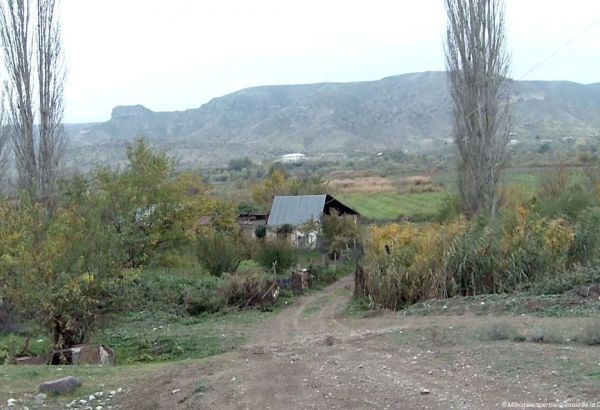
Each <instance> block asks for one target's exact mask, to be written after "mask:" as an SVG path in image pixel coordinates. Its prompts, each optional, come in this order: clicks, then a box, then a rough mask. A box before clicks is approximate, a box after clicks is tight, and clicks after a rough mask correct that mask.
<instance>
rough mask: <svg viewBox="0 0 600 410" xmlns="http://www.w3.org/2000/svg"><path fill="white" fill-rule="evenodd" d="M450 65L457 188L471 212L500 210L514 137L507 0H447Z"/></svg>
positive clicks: (447, 44)
mask: <svg viewBox="0 0 600 410" xmlns="http://www.w3.org/2000/svg"><path fill="white" fill-rule="evenodd" d="M445 2H446V12H447V15H448V29H447V38H446V50H445V51H446V68H447V71H448V79H449V81H448V82H449V88H450V94H451V97H452V101H453V120H454V123H453V133H454V138H455V141H456V145H457V146H458V150H459V154H460V158H459V166H458V186H459V190H460V195H461V199H462V203H463V209H464V211H465V212H466V213H467V214H470V215H472V214H475V213H478V212H491V213H492V215H493V214H494V213H495V210H496V209H495V208H496V200H497V197H496V191H497V185H498V181H499V179H500V173H501V170H502V166H503V163H504V161H505V159H506V152H507V150H506V146H507V143H508V138H509V119H510V115H509V101H510V95H509V87H508V84H509V80H508V73H509V66H510V58H509V56H508V54H507V51H506V38H505V34H504V25H505V20H504V2H503V0H445Z"/></svg>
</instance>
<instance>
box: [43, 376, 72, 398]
mask: <svg viewBox="0 0 600 410" xmlns="http://www.w3.org/2000/svg"><path fill="white" fill-rule="evenodd" d="M81 384H82V383H81V381H80V380H79V379H77V378H75V377H73V376H68V377H63V378H62V379H58V380H53V381H49V382H45V383H42V384H40V387H39V392H40V393H51V394H65V393H70V392H72V391H73V390H75V389H76V388H78V387H79V386H81Z"/></svg>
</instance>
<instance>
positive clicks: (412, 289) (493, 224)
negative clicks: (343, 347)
mask: <svg viewBox="0 0 600 410" xmlns="http://www.w3.org/2000/svg"><path fill="white" fill-rule="evenodd" d="M564 172H565V171H564V170H563V169H559V170H557V171H556V173H554V174H553V175H551V176H550V177H548V178H544V179H542V182H541V185H540V187H539V189H538V192H537V194H536V195H535V196H533V197H530V198H529V199H524V198H525V197H524V196H523V195H520V194H519V195H517V194H514V193H511V192H507V193H504V194H503V204H504V205H503V208H502V209H501V211H500V212H499V214H498V215H497V216H496V217H495V218H494V219H490V218H486V217H482V216H479V217H476V218H474V219H472V220H470V221H468V220H466V219H464V218H462V217H458V218H455V219H454V220H451V221H449V222H448V221H445V222H440V223H428V224H410V223H403V224H390V225H386V226H383V227H372V228H371V230H370V238H369V241H368V242H367V252H366V261H367V262H366V281H365V288H364V289H362V292H363V293H365V294H366V295H368V296H369V297H370V298H371V300H372V301H373V302H374V303H375V304H376V305H379V306H382V307H385V308H391V309H398V308H401V307H403V306H406V305H408V304H412V303H415V302H417V301H421V300H424V299H429V298H445V297H452V296H456V295H478V294H488V293H506V292H511V291H514V290H516V289H527V288H529V287H531V286H532V285H534V284H537V285H536V286H534V287H535V288H536V290H537V292H538V293H539V292H540V291H542V292H543V286H540V284H547V286H548V287H549V288H548V290H551V289H555V288H561V289H565V287H566V286H567V287H568V284H569V283H575V282H573V281H569V280H563V279H565V278H568V277H571V276H573V277H577V281H576V282H577V283H579V282H581V277H582V276H581V273H577V274H576V275H575V276H574V275H573V274H572V272H581V269H580V267H582V266H590V265H593V264H594V263H597V262H598V257H599V255H600V207H599V206H598V200H597V198H596V194H595V191H594V190H593V189H586V188H585V187H582V186H581V185H575V186H568V181H569V176H568V175H565V173H564ZM448 214H450V213H448ZM444 216H446V215H444ZM446 219H449V218H447V217H446V218H442V220H446ZM450 219H451V218H450Z"/></svg>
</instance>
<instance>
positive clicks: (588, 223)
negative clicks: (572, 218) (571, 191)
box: [569, 207, 600, 265]
mask: <svg viewBox="0 0 600 410" xmlns="http://www.w3.org/2000/svg"><path fill="white" fill-rule="evenodd" d="M599 251H600V208H597V207H596V208H588V209H585V210H583V211H582V212H581V213H580V215H579V218H578V221H577V225H576V227H575V238H574V240H573V243H572V245H571V248H570V249H569V260H570V262H571V263H573V264H580V265H587V264H592V263H594V262H596V261H597V258H598V252H599Z"/></svg>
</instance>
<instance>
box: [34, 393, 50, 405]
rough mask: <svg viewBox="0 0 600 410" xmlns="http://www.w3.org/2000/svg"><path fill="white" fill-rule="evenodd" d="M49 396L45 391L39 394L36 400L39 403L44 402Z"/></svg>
mask: <svg viewBox="0 0 600 410" xmlns="http://www.w3.org/2000/svg"><path fill="white" fill-rule="evenodd" d="M47 398H48V395H46V394H44V393H40V394H38V395H37V396H35V401H36V402H37V403H39V404H42V403H43V402H44V401H45V400H46V399H47Z"/></svg>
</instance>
